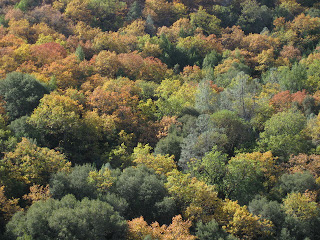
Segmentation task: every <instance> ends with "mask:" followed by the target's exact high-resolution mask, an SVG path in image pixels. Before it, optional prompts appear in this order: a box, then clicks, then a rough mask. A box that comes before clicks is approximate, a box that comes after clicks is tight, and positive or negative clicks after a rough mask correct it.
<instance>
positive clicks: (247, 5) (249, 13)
mask: <svg viewBox="0 0 320 240" xmlns="http://www.w3.org/2000/svg"><path fill="white" fill-rule="evenodd" d="M237 24H238V25H240V26H241V28H242V29H243V30H244V31H245V32H246V33H259V32H261V31H262V29H263V28H264V27H268V28H270V27H271V26H272V25H271V24H272V15H271V13H270V10H269V9H268V7H267V6H265V5H263V6H260V4H259V3H258V2H257V1H256V0H246V1H244V2H243V3H241V15H240V16H239V18H238V21H237Z"/></svg>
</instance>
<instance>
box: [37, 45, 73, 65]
mask: <svg viewBox="0 0 320 240" xmlns="http://www.w3.org/2000/svg"><path fill="white" fill-rule="evenodd" d="M31 55H32V56H33V58H34V62H35V64H36V65H37V66H38V67H41V66H43V65H45V64H50V63H52V62H54V61H57V60H61V59H63V58H65V57H67V51H66V50H65V49H64V47H62V46H61V45H60V44H58V43H55V42H49V43H44V44H40V45H33V46H32V47H31Z"/></svg>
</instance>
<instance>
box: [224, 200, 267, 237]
mask: <svg viewBox="0 0 320 240" xmlns="http://www.w3.org/2000/svg"><path fill="white" fill-rule="evenodd" d="M222 212H223V213H222V215H221V216H220V219H219V220H220V223H221V224H222V225H223V228H224V229H225V230H226V231H227V232H229V233H231V234H233V235H235V236H238V237H239V238H241V239H259V237H267V236H269V235H271V233H272V227H273V224H272V222H270V221H269V220H264V219H261V218H260V217H259V216H255V215H253V214H251V213H250V212H249V211H248V209H247V206H242V207H241V206H240V205H239V204H238V202H237V201H231V200H229V199H227V200H226V201H225V202H224V204H223V207H222Z"/></svg>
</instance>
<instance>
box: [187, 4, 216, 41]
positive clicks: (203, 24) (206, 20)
mask: <svg viewBox="0 0 320 240" xmlns="http://www.w3.org/2000/svg"><path fill="white" fill-rule="evenodd" d="M190 23H191V24H192V25H193V26H194V27H199V28H200V29H201V30H203V31H204V32H205V33H206V34H208V35H210V34H219V33H220V26H219V25H220V23H221V20H220V19H219V18H217V17H216V16H214V15H210V14H209V13H207V12H206V10H205V9H203V7H199V9H198V11H197V12H195V13H191V14H190Z"/></svg>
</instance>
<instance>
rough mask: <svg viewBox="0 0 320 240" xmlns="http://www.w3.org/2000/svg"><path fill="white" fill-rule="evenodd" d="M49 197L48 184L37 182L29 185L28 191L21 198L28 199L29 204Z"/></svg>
mask: <svg viewBox="0 0 320 240" xmlns="http://www.w3.org/2000/svg"><path fill="white" fill-rule="evenodd" d="M50 197H51V194H50V190H49V185H46V186H45V187H44V186H41V185H39V184H34V185H32V186H31V187H30V192H29V193H28V194H25V195H24V196H23V199H25V200H28V201H29V202H30V205H31V204H33V203H35V202H37V201H40V200H43V201H45V200H47V199H49V198H50Z"/></svg>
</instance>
